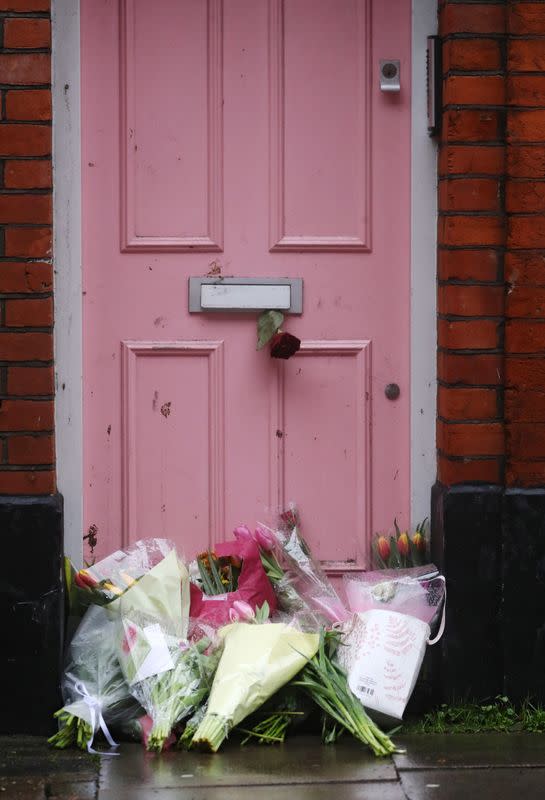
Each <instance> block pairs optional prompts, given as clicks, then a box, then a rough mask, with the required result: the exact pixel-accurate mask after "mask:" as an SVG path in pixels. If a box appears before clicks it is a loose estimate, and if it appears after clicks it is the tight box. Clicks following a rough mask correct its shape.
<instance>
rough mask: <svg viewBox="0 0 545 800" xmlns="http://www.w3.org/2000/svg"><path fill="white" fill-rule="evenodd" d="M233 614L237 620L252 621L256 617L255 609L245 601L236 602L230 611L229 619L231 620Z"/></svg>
mask: <svg viewBox="0 0 545 800" xmlns="http://www.w3.org/2000/svg"><path fill="white" fill-rule="evenodd" d="M231 612H234V614H236V616H237V620H250V619H254V617H255V611H254V609H253V608H252V606H251V605H250V604H249V603H247V602H246V601H245V600H235V602H234V603H233V605H232V607H231V608H230V609H229V618H231Z"/></svg>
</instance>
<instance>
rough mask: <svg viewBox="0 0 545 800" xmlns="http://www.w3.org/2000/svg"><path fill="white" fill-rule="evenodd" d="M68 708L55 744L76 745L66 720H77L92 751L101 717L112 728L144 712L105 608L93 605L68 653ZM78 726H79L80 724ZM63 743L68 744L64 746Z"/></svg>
mask: <svg viewBox="0 0 545 800" xmlns="http://www.w3.org/2000/svg"><path fill="white" fill-rule="evenodd" d="M61 688H62V694H63V699H64V702H65V705H64V707H63V708H62V709H61V710H60V712H58V716H59V717H60V719H61V725H60V728H61V730H60V731H59V735H58V736H56V737H52V738H53V742H52V743H53V744H56V745H57V746H60V747H62V746H67V745H68V744H75V743H76V741H75V739H74V736H73V735H71V733H72V734H75V727H76V726H75V725H74V729H73V731H72V732H71V733H70V732H69V731H65V732H64V733H65V734H67V735H68V736H64V735H63V731H62V726H63V723H62V720H63V719H67V717H74V718H76V719H77V720H81V721H82V722H83V723H85V724H86V726H87V729H88V733H89V735H88V736H86V737H85V740H84V741H81V740H80V742H79V744H80V746H83V745H85V746H86V747H87V748H88V749H90V748H91V745H92V740H93V737H94V735H95V734H96V733H97V731H98V730H99V728H100V721H101V717H102V720H103V721H104V723H105V724H106V725H107V727H108V729H109V728H110V727H115V726H116V725H118V724H119V723H121V722H130V721H132V720H136V719H137V718H138V717H139V716H141V715H142V714H143V710H142V708H141V706H140V704H139V703H138V701H137V700H136V699H135V697H134V696H133V695H132V693H131V692H130V689H129V686H128V685H127V682H126V680H125V677H124V675H123V672H122V670H121V667H120V664H119V661H118V658H117V645H116V622H115V620H112V619H111V617H110V616H109V615H108V614H107V613H106V611H105V609H104V608H102V607H101V606H90V607H89V608H88V610H87V612H86V613H85V616H84V617H83V620H82V622H81V624H80V626H79V628H78V630H77V631H76V634H75V636H74V638H73V639H72V641H71V643H70V646H69V648H68V651H67V657H66V661H65V669H64V674H63V677H62V684H61ZM76 724H77V723H76ZM63 741H64V742H65V744H63Z"/></svg>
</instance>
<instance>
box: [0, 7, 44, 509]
mask: <svg viewBox="0 0 545 800" xmlns="http://www.w3.org/2000/svg"><path fill="white" fill-rule="evenodd" d="M0 48H1V49H0V96H1V107H0V111H1V116H0V494H49V493H51V492H54V491H55V472H54V461H55V454H54V439H53V394H54V377H53V327H52V326H53V297H52V272H53V267H52V262H51V244H52V230H51V223H52V191H51V26H50V1H49V0H11V2H9V1H8V0H0Z"/></svg>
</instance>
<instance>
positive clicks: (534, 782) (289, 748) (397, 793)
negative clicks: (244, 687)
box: [0, 733, 545, 800]
mask: <svg viewBox="0 0 545 800" xmlns="http://www.w3.org/2000/svg"><path fill="white" fill-rule="evenodd" d="M395 741H396V743H397V744H399V746H400V747H403V748H405V749H406V753H405V754H404V755H396V756H394V757H393V758H392V759H376V758H374V757H373V756H372V755H370V754H368V753H367V752H366V751H365V749H363V748H362V747H361V746H359V745H358V744H357V743H356V742H354V741H352V740H349V739H346V740H341V741H340V742H339V743H338V744H336V745H329V746H322V745H321V744H320V742H319V740H318V739H317V738H314V737H310V736H296V737H293V738H292V739H291V740H288V741H287V742H286V743H285V744H284V745H282V746H272V747H267V746H259V745H251V746H250V745H248V746H246V747H243V748H241V747H240V746H239V745H238V744H237V743H236V742H228V743H227V745H226V746H225V748H224V749H223V750H222V751H221V752H220V753H218V754H216V755H211V754H205V753H191V752H190V753H186V752H179V751H174V752H168V753H164V754H162V755H160V756H157V755H154V754H148V753H145V752H144V750H143V749H142V747H141V746H140V745H137V744H122V745H121V746H120V748H119V751H120V755H119V756H117V757H106V756H104V757H95V756H89V755H87V754H86V753H81V752H80V751H77V750H66V751H60V750H53V749H51V748H50V747H48V746H47V744H46V742H45V740H44V739H41V738H38V737H23V736H13V737H7V736H4V737H0V800H46V798H47V800H51V799H52V798H65V799H66V800H69V799H70V800H129V799H130V800H147V798H157V799H158V800H174V798H177V799H178V800H235V799H236V800H314V799H315V800H322V799H323V800H326V798H327V800H331V798H334V800H461V799H462V800H472V798H479V799H481V798H482V800H488V798H490V800H514V798H517V800H519V798H524V800H526V798H529V799H530V800H532V798H541V797H543V796H544V795H545V735H543V734H499V733H496V734H468V735H461V734H456V735H438V734H429V735H412V736H398V737H395Z"/></svg>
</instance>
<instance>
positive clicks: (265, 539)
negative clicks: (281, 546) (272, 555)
mask: <svg viewBox="0 0 545 800" xmlns="http://www.w3.org/2000/svg"><path fill="white" fill-rule="evenodd" d="M254 539H255V540H256V542H257V545H258V547H260V548H261V549H262V550H265V552H267V553H269V552H270V551H271V550H272V549H273V547H274V544H275V539H274V536H273V535H272V533H271V532H270V531H268V530H267V529H266V528H263V527H262V526H261V525H258V526H257V528H256V529H255V531H254Z"/></svg>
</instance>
